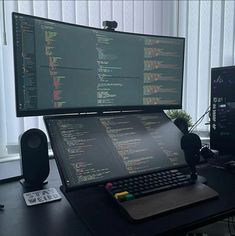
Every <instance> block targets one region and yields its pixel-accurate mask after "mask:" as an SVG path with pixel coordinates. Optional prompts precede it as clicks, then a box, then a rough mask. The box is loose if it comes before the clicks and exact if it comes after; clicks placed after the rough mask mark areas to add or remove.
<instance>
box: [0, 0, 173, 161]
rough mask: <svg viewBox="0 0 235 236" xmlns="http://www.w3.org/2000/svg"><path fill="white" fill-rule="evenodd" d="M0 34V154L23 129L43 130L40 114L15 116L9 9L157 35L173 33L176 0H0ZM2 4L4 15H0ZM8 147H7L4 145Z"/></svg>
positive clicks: (82, 23)
mask: <svg viewBox="0 0 235 236" xmlns="http://www.w3.org/2000/svg"><path fill="white" fill-rule="evenodd" d="M0 2H1V4H2V5H1V9H0V10H1V16H3V17H1V19H0V21H1V24H0V27H1V28H0V30H1V36H3V34H4V24H3V23H4V21H5V29H6V44H4V40H2V37H1V48H0V75H1V77H0V157H4V156H6V155H7V152H9V150H10V151H11V149H12V148H13V147H14V145H18V137H19V135H20V134H21V133H23V132H24V131H25V130H27V129H29V128H32V127H39V128H40V129H43V130H45V127H44V125H43V121H42V118H41V117H39V118H38V117H30V118H16V113H15V95H14V67H13V41H12V19H11V13H12V12H21V13H25V14H30V15H35V16H40V17H46V18H50V19H55V20H60V21H65V22H70V23H76V24H81V25H87V26H93V27H102V22H103V20H116V21H117V22H118V30H120V31H126V32H137V33H148V34H157V35H162V34H163V35H176V33H177V20H175V19H177V9H178V8H177V5H178V3H177V1H164V0H163V1H154V0H152V1H150V0H148V1H145V0H136V1H134V0H132V1H131V0H128V1H122V0H103V1H102V0H96V1H95V0H89V1H82V0H78V1H75V0H73V1H72V0H71V1H70V0H64V1H61V0H42V1H40V0H30V1H27V0H15V1H13V0H12V1H11V0H5V1H4V0H2V1H0ZM3 4H4V10H5V15H3ZM6 147H8V149H7V148H6Z"/></svg>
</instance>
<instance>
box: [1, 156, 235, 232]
mask: <svg viewBox="0 0 235 236" xmlns="http://www.w3.org/2000/svg"><path fill="white" fill-rule="evenodd" d="M50 168H51V172H50V175H49V178H48V180H49V182H48V184H47V185H46V187H47V188H49V187H55V188H56V189H57V190H58V192H59V193H60V194H61V196H62V200H61V201H58V202H53V203H48V204H44V205H38V206H34V207H27V206H26V204H25V202H24V199H23V196H22V194H23V192H24V189H23V187H22V186H21V184H20V183H19V182H18V181H14V182H10V183H5V184H2V185H0V202H1V203H4V205H5V209H4V210H3V211H0V235H1V236H14V235H17V236H21V235H23V236H32V235H33V236H35V235H44V236H47V235H56V236H60V235H63V236H67V235H84V236H88V235H89V236H90V235H93V233H92V231H93V232H94V235H102V236H105V235H110V233H108V231H113V232H112V235H120V234H119V233H120V231H119V232H118V231H117V230H116V228H115V227H119V229H120V227H121V230H123V231H124V232H126V234H123V233H122V234H121V235H128V236H130V235H132V236H134V235H174V236H175V235H177V233H179V232H184V231H188V230H192V229H194V228H197V227H200V226H202V225H205V224H208V223H212V222H215V221H217V220H220V219H222V218H225V217H227V216H230V215H232V214H234V213H235V176H234V174H232V173H230V172H228V171H225V170H222V169H217V168H214V167H208V166H202V167H201V168H200V173H201V174H202V175H204V176H205V177H206V178H207V180H208V185H209V186H211V187H212V188H214V189H215V190H216V191H217V192H218V193H219V194H220V197H219V198H218V199H216V200H213V201H208V202H206V203H202V204H199V205H195V206H193V207H190V208H186V209H182V210H180V211H177V212H174V213H171V214H168V215H163V216H161V217H157V218H153V219H151V220H150V221H146V222H144V223H141V224H140V223H131V222H130V221H128V220H127V218H125V217H123V215H122V214H121V212H119V210H118V209H117V208H116V207H115V206H114V205H111V206H110V205H107V204H109V200H107V199H106V197H105V198H104V199H103V201H102V202H101V203H100V204H97V202H94V205H96V206H97V207H96V209H94V214H88V217H87V216H86V217H85V221H86V222H87V220H91V221H94V220H95V219H97V223H96V224H94V222H91V224H90V222H87V223H88V224H89V226H90V228H91V229H92V230H89V228H88V226H87V225H86V224H85V223H84V221H83V220H84V217H83V220H82V218H81V217H80V216H78V215H76V214H75V213H74V211H73V210H72V208H71V206H70V205H69V203H68V201H67V200H66V198H65V197H64V195H63V194H62V193H61V191H60V189H59V187H60V185H61V182H60V178H59V175H58V172H57V168H56V165H55V162H54V160H51V161H50ZM86 191H88V192H89V191H91V190H83V192H82V194H85V193H86ZM97 196H98V197H99V198H100V197H101V198H102V196H103V195H102V194H100V193H97ZM88 197H89V196H88ZM99 200H100V199H99ZM102 205H103V206H105V205H106V206H105V208H106V210H107V209H108V212H109V213H110V214H112V216H111V215H110V216H111V217H109V216H102V215H103V212H102V211H99V207H101V206H102ZM91 207H92V206H91ZM88 210H89V209H88ZM81 215H82V214H81ZM106 219H109V222H108V223H107V224H108V225H107V224H105V220H106ZM113 219H116V220H120V219H121V220H120V221H119V222H112V220H113ZM100 222H103V225H101V226H98V224H99V223H100ZM117 223H118V224H117ZM110 224H111V225H110ZM153 224H154V228H153V227H152V225H153ZM97 227H103V229H102V230H100V229H99V230H98V231H96V229H97ZM106 228H107V229H108V228H109V230H108V231H106ZM153 231H154V233H153ZM105 232H107V234H106V233H105ZM181 235H182V234H181Z"/></svg>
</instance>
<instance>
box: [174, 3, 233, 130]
mask: <svg viewBox="0 0 235 236" xmlns="http://www.w3.org/2000/svg"><path fill="white" fill-rule="evenodd" d="M178 35H180V36H184V37H185V38H186V53H185V74H184V96H183V107H184V109H185V110H186V111H187V112H188V113H189V114H190V115H191V116H192V118H193V121H196V120H197V119H198V118H199V117H200V116H201V115H202V114H203V113H204V112H205V111H206V109H207V107H209V105H210V70H211V68H213V67H219V66H231V65H234V64H235V1H229V0H227V1H224V0H222V1H219V0H217V1H203V0H201V1H179V5H178ZM207 121H208V116H207V118H206V119H205V120H204V122H202V123H201V124H200V125H199V126H198V130H208V126H205V125H204V123H205V122H207Z"/></svg>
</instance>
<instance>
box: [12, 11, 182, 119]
mask: <svg viewBox="0 0 235 236" xmlns="http://www.w3.org/2000/svg"><path fill="white" fill-rule="evenodd" d="M16 16H22V17H29V18H32V19H36V20H44V21H48V22H52V23H59V24H63V25H69V26H74V27H80V28H86V29H90V30H98V31H104V30H105V29H101V28H95V27H90V26H84V25H78V24H73V23H68V22H62V21H58V20H53V19H48V18H43V17H38V16H32V15H27V14H22V13H17V12H12V25H13V55H14V77H15V106H16V116H17V117H27V116H43V115H56V114H68V113H72V114H74V113H75V114H76V113H83V112H96V113H99V114H101V113H104V112H112V111H136V110H140V111H144V112H159V111H163V110H169V109H182V99H183V82H184V80H183V75H184V57H185V55H184V54H185V38H184V37H173V36H162V35H151V34H140V33H130V32H122V31H109V32H110V33H114V34H116V33H118V34H124V35H136V36H149V37H158V38H171V39H181V40H182V43H183V55H182V62H183V63H182V74H181V78H182V83H181V98H180V103H179V104H170V105H169V104H168V105H134V106H132V105H131V106H95V107H71V108H65V107H64V108H49V109H32V110H31V109H29V110H21V109H19V93H18V85H19V83H18V81H19V79H20V78H18V76H17V45H16V43H14V42H15V41H16V27H15V25H16V24H15V22H16Z"/></svg>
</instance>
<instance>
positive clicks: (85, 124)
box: [44, 112, 185, 190]
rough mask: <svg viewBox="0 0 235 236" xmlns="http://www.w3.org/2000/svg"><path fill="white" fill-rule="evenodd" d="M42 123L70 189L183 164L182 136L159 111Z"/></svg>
mask: <svg viewBox="0 0 235 236" xmlns="http://www.w3.org/2000/svg"><path fill="white" fill-rule="evenodd" d="M44 120H45V124H46V127H47V131H48V134H49V137H50V141H51V145H52V149H53V152H54V155H55V159H56V161H57V165H58V169H59V171H60V175H61V179H62V181H63V186H65V187H66V188H67V189H68V190H69V189H72V188H76V187H81V186H85V185H88V184H97V183H99V182H100V183H101V182H105V181H108V180H111V179H117V178H123V177H125V176H130V175H139V174H141V173H147V172H155V171H158V170H162V169H169V168H177V167H180V166H184V165H185V160H184V153H183V151H182V150H181V147H180V140H181V137H182V135H183V134H182V132H181V131H180V130H179V129H178V128H177V127H176V126H175V125H174V124H173V123H172V121H171V120H169V118H168V117H167V116H166V115H165V114H164V113H163V112H160V113H141V114H116V115H113V114H112V115H103V116H97V115H90V116H72V115H70V116H67V115H65V116H61V115H60V116H54V117H53V116H47V117H44ZM169 134H170V135H169Z"/></svg>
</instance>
